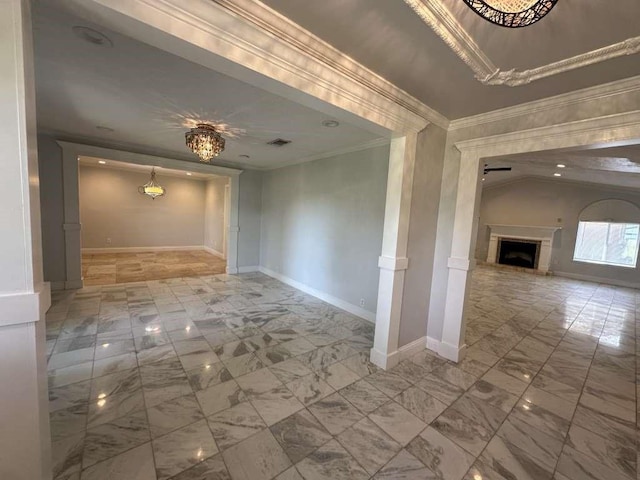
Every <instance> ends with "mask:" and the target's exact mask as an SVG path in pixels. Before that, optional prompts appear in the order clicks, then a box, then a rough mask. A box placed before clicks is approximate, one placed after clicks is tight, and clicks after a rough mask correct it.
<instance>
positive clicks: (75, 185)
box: [58, 142, 83, 290]
mask: <svg viewBox="0 0 640 480" xmlns="http://www.w3.org/2000/svg"><path fill="white" fill-rule="evenodd" d="M58 144H59V145H60V147H61V148H62V184H63V189H64V225H63V226H62V227H63V229H64V245H65V251H64V254H65V261H66V266H67V267H66V274H67V276H66V281H65V284H64V288H65V290H70V289H75V288H82V284H83V283H82V237H81V225H80V191H79V189H80V184H79V178H78V153H77V151H76V150H75V149H74V148H73V147H70V146H69V144H67V143H65V142H58Z"/></svg>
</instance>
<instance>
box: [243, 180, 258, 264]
mask: <svg viewBox="0 0 640 480" xmlns="http://www.w3.org/2000/svg"><path fill="white" fill-rule="evenodd" d="M238 201H239V208H238V226H239V227H240V231H239V232H238V266H239V267H255V266H258V265H260V234H261V232H260V220H261V214H262V172H260V171H258V170H245V171H244V172H242V174H241V175H240V198H239V200H238Z"/></svg>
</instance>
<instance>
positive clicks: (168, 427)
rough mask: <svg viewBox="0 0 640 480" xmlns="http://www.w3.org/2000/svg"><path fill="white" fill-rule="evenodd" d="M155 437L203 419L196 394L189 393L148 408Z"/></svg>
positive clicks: (152, 433) (152, 432)
mask: <svg viewBox="0 0 640 480" xmlns="http://www.w3.org/2000/svg"><path fill="white" fill-rule="evenodd" d="M147 417H148V419H149V428H150V430H151V435H152V437H153V438H157V437H160V436H162V435H165V434H167V433H169V432H171V431H173V430H176V429H178V428H180V427H184V426H185V425H189V424H191V423H194V422H197V421H198V420H202V419H203V418H204V415H203V414H202V411H201V410H200V405H199V404H198V401H197V400H196V397H195V395H193V394H189V395H185V396H183V397H178V398H174V399H172V400H168V401H166V402H163V403H159V404H158V405H155V406H153V407H151V408H149V409H147Z"/></svg>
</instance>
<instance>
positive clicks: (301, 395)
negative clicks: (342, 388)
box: [287, 373, 334, 406]
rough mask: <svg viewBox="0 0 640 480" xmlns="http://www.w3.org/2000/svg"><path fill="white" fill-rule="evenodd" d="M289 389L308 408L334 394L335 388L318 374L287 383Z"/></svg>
mask: <svg viewBox="0 0 640 480" xmlns="http://www.w3.org/2000/svg"><path fill="white" fill-rule="evenodd" d="M287 388H288V389H289V390H290V391H291V392H292V393H293V394H294V395H295V396H296V397H297V398H298V400H300V401H301V402H302V403H303V404H304V405H306V406H309V405H311V404H312V403H315V402H317V401H318V400H320V399H322V398H324V397H326V396H328V395H331V394H332V393H333V392H334V390H333V388H331V386H330V385H329V384H328V383H326V382H325V381H324V380H322V378H321V377H320V375H319V374H318V373H311V374H309V375H306V376H304V377H301V378H298V379H296V380H293V381H292V382H289V383H287Z"/></svg>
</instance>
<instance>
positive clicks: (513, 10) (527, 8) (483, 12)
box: [463, 0, 558, 28]
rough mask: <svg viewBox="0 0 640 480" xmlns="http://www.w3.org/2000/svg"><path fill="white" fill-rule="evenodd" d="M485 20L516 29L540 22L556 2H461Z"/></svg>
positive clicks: (502, 0) (515, 0)
mask: <svg viewBox="0 0 640 480" xmlns="http://www.w3.org/2000/svg"><path fill="white" fill-rule="evenodd" d="M463 1H464V3H466V4H467V5H468V6H469V8H471V9H472V10H473V11H474V12H476V13H477V14H478V15H480V16H481V17H482V18H484V19H485V20H488V21H490V22H491V23H495V24H496V25H500V26H501V27H509V28H518V27H526V26H528V25H532V24H534V23H536V22H537V21H539V20H541V19H542V17H544V16H545V15H546V14H547V13H549V12H550V11H551V9H552V8H553V7H555V6H556V3H558V0H463Z"/></svg>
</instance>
